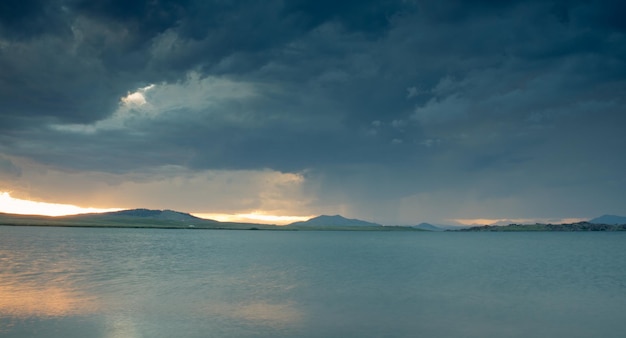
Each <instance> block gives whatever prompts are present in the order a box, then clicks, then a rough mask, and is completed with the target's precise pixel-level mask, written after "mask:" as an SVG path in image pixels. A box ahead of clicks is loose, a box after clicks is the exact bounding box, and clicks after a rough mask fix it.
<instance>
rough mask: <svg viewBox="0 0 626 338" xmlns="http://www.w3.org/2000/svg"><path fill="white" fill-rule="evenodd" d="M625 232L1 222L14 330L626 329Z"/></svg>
mask: <svg viewBox="0 0 626 338" xmlns="http://www.w3.org/2000/svg"><path fill="white" fill-rule="evenodd" d="M625 245H626V234H624V233H426V232H419V233H415V232H314V231H313V232H271V231H225V230H160V229H87V228H44V227H4V226H0V336H1V337H7V338H8V337H81V338H82V337H86V338H89V337H97V338H100V337H102V338H104V337H107V338H109V337H111V338H113V337H120V338H121V337H124V338H134V337H363V336H372V337H373V336H376V337H380V336H386V337H481V338H482V337H551V338H552V337H592V336H593V337H623V335H624V332H626V296H624V295H626V252H625V251H624V247H625Z"/></svg>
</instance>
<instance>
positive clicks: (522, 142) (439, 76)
mask: <svg viewBox="0 0 626 338" xmlns="http://www.w3.org/2000/svg"><path fill="white" fill-rule="evenodd" d="M624 12H626V6H625V5H624V4H623V3H622V2H621V1H599V2H592V3H590V2H585V1H502V2H498V3H497V4H494V3H492V2H487V1H453V0H449V1H417V0H416V1H342V2H340V3H339V4H337V3H335V2H330V1H304V0H302V1H278V0H276V1H234V2H223V1H194V0H187V1H174V0H172V1H167V0H161V1H147V0H146V1H134V2H132V4H129V3H127V2H125V1H115V0H110V1H79V0H66V1H63V0H57V1H24V0H22V1H13V0H11V1H4V2H2V4H1V5H0V69H1V71H0V102H1V105H0V156H1V157H0V170H1V171H2V174H0V179H1V181H0V188H2V185H4V186H5V187H6V188H5V189H11V190H12V191H15V192H17V193H20V192H21V193H22V194H24V195H28V196H29V197H41V198H44V197H46V198H56V199H59V198H60V199H64V200H65V201H67V202H74V203H76V202H77V201H81V198H80V197H78V195H75V196H74V194H72V196H74V197H73V198H71V199H70V198H69V197H68V196H65V197H63V196H62V195H63V194H62V191H57V190H62V189H63V187H62V186H50V187H49V188H47V189H43V188H40V186H41V184H39V185H36V186H35V184H33V183H32V182H34V181H37V180H41V176H37V177H39V178H38V179H35V178H34V177H35V176H36V175H38V174H36V173H37V172H42V171H49V172H54V173H65V175H66V176H65V177H70V176H71V177H75V178H76V177H79V176H80V177H91V178H92V179H93V180H96V181H97V180H98V178H96V177H99V178H102V177H104V176H106V177H110V178H111V177H113V178H111V180H113V181H115V182H116V183H115V184H114V185H119V184H121V185H124V184H126V186H127V187H128V186H131V185H132V184H135V183H136V184H139V186H138V187H137V190H136V191H135V192H134V193H133V194H131V195H133V201H134V203H131V201H130V200H128V199H124V198H122V197H121V195H120V196H118V199H117V200H118V201H119V203H121V204H124V205H121V207H125V206H130V205H131V204H132V205H133V206H145V207H154V206H155V205H156V204H157V203H156V202H154V201H152V199H151V198H148V197H149V196H150V195H151V194H152V193H151V192H150V189H147V188H146V189H145V190H142V189H143V188H141V187H147V185H146V184H148V183H146V182H152V183H153V184H155V185H160V184H162V182H163V181H164V180H165V181H167V180H175V179H176V178H177V177H190V175H191V176H193V177H196V178H197V177H207V176H206V175H209V174H207V173H220V174H219V175H217V176H216V177H220V179H223V180H224V181H223V182H226V181H229V180H230V181H231V182H232V180H235V181H236V180H237V178H236V173H240V174H242V173H246V174H242V175H244V176H245V177H248V176H249V175H252V176H254V177H256V176H255V175H256V174H252V173H260V175H265V174H267V175H269V176H267V177H273V178H271V179H270V180H271V181H272V182H275V185H272V187H273V188H268V186H267V185H262V184H253V185H250V189H251V190H245V189H243V187H238V188H233V187H232V186H230V187H231V188H228V187H229V186H228V185H224V184H221V183H220V184H217V183H215V184H209V183H206V185H203V184H204V183H197V184H192V185H189V186H187V188H186V189H187V190H186V191H187V194H188V195H189V196H197V198H196V199H194V201H193V203H192V204H193V206H192V207H191V209H193V210H189V211H195V212H201V211H204V212H210V211H216V212H222V211H228V212H235V211H237V210H241V211H246V210H248V211H249V210H255V209H262V208H263V203H262V200H263V198H266V197H263V196H264V195H263V191H272V193H271V194H272V196H273V197H272V201H275V202H276V201H278V200H279V199H280V198H279V197H277V196H280V194H281V191H283V190H281V189H282V188H281V187H283V188H284V199H285V200H289V201H294V200H299V201H302V202H300V203H296V204H292V203H287V202H285V204H284V205H283V206H281V207H272V208H270V209H272V210H274V211H275V212H280V213H283V214H289V213H292V214H307V215H308V214H317V213H338V212H341V213H343V214H344V215H346V216H351V217H360V218H365V219H368V220H375V221H379V222H383V223H386V224H393V223H405V224H408V223H412V222H419V221H431V222H442V223H444V222H449V221H450V220H452V219H456V218H502V217H509V218H522V217H523V218H548V217H552V218H559V217H562V218H566V217H583V218H584V217H593V216H597V215H598V214H603V213H617V214H620V213H621V214H626V209H624V208H625V207H624V206H625V205H626V195H625V194H624V191H626V176H624V174H623V173H624V172H626V157H625V156H623V151H624V149H626V135H625V134H624V128H625V127H626V102H625V101H626V95H625V94H626V36H625V33H626V25H625V24H624V20H621V18H620V15H619V13H624ZM172 168H177V169H176V170H172ZM16 173H20V175H17V174H16ZM29 173H31V174H32V175H29ZM157 173H158V174H157ZM230 173H233V175H235V176H231V175H230ZM33 175H34V176H33ZM55 175H56V174H55ZM81 175H82V176H81ZM164 175H165V176H164ZM276 175H279V176H280V175H287V176H285V177H290V178H293V177H298V179H285V178H284V177H283V178H281V179H278V178H277V177H278V176H276ZM291 175H295V176H291ZM209 176H210V175H209ZM241 179H242V181H245V180H246V179H245V178H243V176H242V178H241ZM61 181H63V180H61V179H60V180H58V182H61ZM70 181H72V180H69V179H68V182H67V184H68V185H71V183H70ZM192 181H193V180H192ZM140 182H143V183H140ZM194 182H196V181H194ZM203 182H204V181H203ZM206 182H209V181H206ZM281 182H282V183H281ZM285 182H288V183H285ZM94 184H95V183H94ZM107 184H109V183H107ZM142 184H143V186H142ZM285 184H287V185H288V186H289V187H285ZM109 185H110V184H109ZM105 186H106V184H105ZM98 187H100V188H99V189H104V190H106V188H103V187H102V186H100V185H98ZM66 188H67V186H66ZM94 189H95V188H94ZM194 189H197V190H198V191H203V193H202V194H199V195H198V194H197V192H194ZM0 190H2V189H0ZM69 190H73V189H69ZM104 190H101V191H104ZM165 190H167V189H166V188H165V187H161V188H159V191H160V192H159V193H160V194H162V195H163V196H165V195H166V194H165V192H164V191H165ZM129 191H131V190H129V189H127V190H126V195H129V194H130V193H129ZM103 194H104V192H103ZM107 194H108V193H107ZM220 194H224V195H229V196H232V198H231V197H229V198H228V201H230V202H229V203H230V204H229V205H228V206H226V205H224V204H220V205H219V207H218V206H216V204H215V201H214V199H211V198H209V197H207V196H209V195H210V196H218V195H220ZM95 195H97V193H95V192H94V193H93V194H92V196H95ZM107 196H108V195H107ZM184 196H185V193H184V192H183V191H181V190H176V189H173V190H172V193H171V194H170V196H169V199H170V200H176V201H178V202H171V204H173V205H174V206H172V208H174V207H177V208H179V209H183V211H187V210H185V203H187V202H189V200H190V197H188V198H186V197H184ZM248 196H257V197H256V198H257V200H256V202H255V203H252V204H250V203H245V202H243V201H245V200H246V198H247V197H248ZM237 198H239V201H241V203H240V205H239V206H238V203H237V201H238V199H237ZM202 201H206V202H205V203H204V204H202ZM100 202H102V201H99V200H97V199H93V200H90V203H100ZM189 203H191V202H189ZM273 203H274V202H273ZM276 203H278V202H276ZM113 204H115V198H113V197H111V198H110V199H108V200H107V206H115V207H119V205H113ZM166 204H167V198H165V197H163V198H162V199H160V202H159V203H158V205H159V206H162V205H166ZM192 204H187V205H192ZM274 204H275V203H274ZM215 208H217V209H219V210H213V209H215ZM238 208H239V209H238Z"/></svg>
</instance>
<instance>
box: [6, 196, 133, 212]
mask: <svg viewBox="0 0 626 338" xmlns="http://www.w3.org/2000/svg"><path fill="white" fill-rule="evenodd" d="M117 210H121V209H119V208H111V209H102V208H91V207H89V208H83V207H79V206H76V205H71V204H58V203H46V202H38V201H29V200H23V199H18V198H14V197H11V194H9V193H8V192H1V193H0V212H4V213H9V214H19V215H44V216H65V215H76V214H85V213H94V212H108V211H117Z"/></svg>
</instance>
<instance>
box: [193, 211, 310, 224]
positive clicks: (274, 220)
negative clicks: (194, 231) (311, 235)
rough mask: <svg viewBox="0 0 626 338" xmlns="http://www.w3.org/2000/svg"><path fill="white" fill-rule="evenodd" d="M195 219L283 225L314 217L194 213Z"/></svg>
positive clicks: (256, 213) (253, 213)
mask: <svg viewBox="0 0 626 338" xmlns="http://www.w3.org/2000/svg"><path fill="white" fill-rule="evenodd" d="M192 215H194V216H196V217H200V218H206V219H213V220H216V221H220V222H245V223H261V224H276V225H285V224H289V223H293V222H299V221H306V220H308V219H310V218H312V217H314V216H279V215H268V214H265V213H262V212H258V211H255V212H252V213H249V214H205V213H194V214H192Z"/></svg>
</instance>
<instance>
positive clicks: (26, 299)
mask: <svg viewBox="0 0 626 338" xmlns="http://www.w3.org/2000/svg"><path fill="white" fill-rule="evenodd" d="M6 277H7V276H6V275H4V274H0V280H2V281H3V282H4V281H6ZM98 307H99V306H98V302H97V301H96V299H95V297H91V296H89V295H86V294H84V293H81V292H78V291H76V290H72V289H70V288H66V287H63V286H57V285H6V284H4V285H3V284H0V315H8V316H11V317H14V318H26V317H34V316H36V317H62V316H71V315H85V314H91V313H95V312H96V311H97V309H98Z"/></svg>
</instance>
